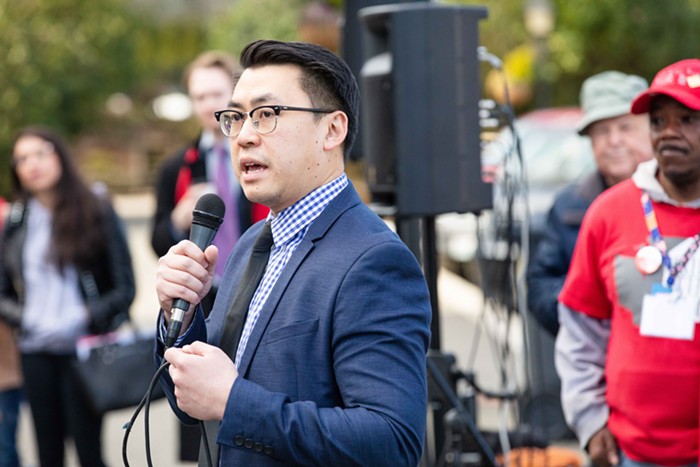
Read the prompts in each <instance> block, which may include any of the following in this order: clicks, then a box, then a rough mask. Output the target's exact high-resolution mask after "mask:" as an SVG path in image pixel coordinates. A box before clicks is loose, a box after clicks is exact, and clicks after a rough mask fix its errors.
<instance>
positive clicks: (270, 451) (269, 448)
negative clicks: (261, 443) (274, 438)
mask: <svg viewBox="0 0 700 467" xmlns="http://www.w3.org/2000/svg"><path fill="white" fill-rule="evenodd" d="M263 452H264V453H265V454H267V455H268V456H271V455H272V454H273V453H274V452H275V450H274V448H273V447H272V446H265V447H264V448H263Z"/></svg>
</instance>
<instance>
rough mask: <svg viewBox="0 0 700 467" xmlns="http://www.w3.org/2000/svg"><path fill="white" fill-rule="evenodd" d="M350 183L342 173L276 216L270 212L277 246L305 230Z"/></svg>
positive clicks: (273, 236) (273, 235)
mask: <svg viewBox="0 0 700 467" xmlns="http://www.w3.org/2000/svg"><path fill="white" fill-rule="evenodd" d="M348 184H349V182H348V178H347V176H346V175H345V173H342V174H341V175H340V176H339V177H338V178H336V179H335V180H332V181H331V182H329V183H327V184H325V185H322V186H320V187H318V188H316V189H315V190H314V191H312V192H311V193H309V194H308V195H306V196H304V197H303V198H302V199H300V200H299V201H297V202H296V203H294V204H292V205H291V206H289V207H288V208H286V209H283V210H282V211H280V213H279V214H277V215H276V216H274V215H273V214H272V213H270V218H271V219H272V225H271V227H272V238H273V239H274V243H275V246H279V245H283V244H285V243H286V242H288V241H289V240H291V239H292V238H294V237H295V236H296V235H297V234H298V233H299V232H302V231H305V229H307V228H308V227H309V225H311V223H312V222H313V221H314V220H315V219H316V218H317V217H318V216H319V215H321V213H322V212H323V210H324V209H325V208H326V206H328V204H330V202H331V201H332V200H333V199H334V198H335V197H336V196H338V194H339V193H340V192H341V191H343V189H344V188H345V187H346V186H348Z"/></svg>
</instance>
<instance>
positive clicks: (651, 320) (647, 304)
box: [639, 288, 699, 340]
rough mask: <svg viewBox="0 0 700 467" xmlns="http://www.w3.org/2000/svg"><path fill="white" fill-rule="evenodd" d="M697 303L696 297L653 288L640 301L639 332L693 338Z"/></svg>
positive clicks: (646, 334) (657, 335) (655, 335)
mask: <svg viewBox="0 0 700 467" xmlns="http://www.w3.org/2000/svg"><path fill="white" fill-rule="evenodd" d="M698 303H699V302H698V298H695V297H683V296H679V295H677V294H675V293H671V292H670V290H669V289H665V288H655V289H654V290H652V293H651V294H647V295H645V296H644V301H643V302H642V321H641V325H640V326H639V332H640V334H641V335H642V336H650V337H665V338H667V339H681V340H693V338H694V336H695V315H696V313H697V309H698Z"/></svg>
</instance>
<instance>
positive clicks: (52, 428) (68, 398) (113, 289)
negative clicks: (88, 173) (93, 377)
mask: <svg viewBox="0 0 700 467" xmlns="http://www.w3.org/2000/svg"><path fill="white" fill-rule="evenodd" d="M11 175H12V183H13V187H14V189H15V193H16V200H15V201H14V202H13V204H12V208H11V210H10V214H9V217H8V219H7V221H6V225H5V228H4V229H3V236H2V240H1V241H0V246H1V250H0V319H1V320H2V321H4V322H5V323H8V324H9V325H10V326H12V327H14V328H16V329H17V333H18V345H19V350H20V355H21V363H22V373H23V376H24V395H25V397H26V398H27V401H28V402H29V406H30V408H31V412H32V417H33V420H34V430H35V434H36V446H37V449H38V451H39V461H40V464H41V466H43V467H60V466H62V465H64V442H65V439H66V438H72V439H73V441H74V442H75V446H76V450H77V453H78V458H79V460H80V463H81V465H83V466H90V467H94V466H97V467H99V466H103V465H104V462H103V459H102V449H101V447H102V443H101V435H102V417H101V416H100V415H97V414H95V413H94V412H93V411H92V410H91V408H90V407H89V406H88V405H87V401H86V399H85V398H84V397H83V396H82V395H81V392H80V391H81V390H80V387H79V386H78V380H77V377H76V376H75V373H74V371H73V370H72V368H71V366H72V364H73V362H74V361H75V359H76V354H75V352H76V348H75V346H76V342H77V340H78V339H79V338H81V337H83V336H85V335H88V334H100V333H106V332H109V331H112V330H114V329H116V328H117V327H118V326H119V325H120V324H121V323H122V322H123V321H125V320H126V319H127V318H128V310H129V306H130V305H131V303H132V301H133V299H134V295H135V292H136V290H135V284H134V274H133V270H132V266H131V256H130V254H129V249H128V245H127V240H126V235H125V231H124V229H123V225H122V224H121V221H120V219H119V218H118V217H117V214H116V212H115V211H114V209H113V207H112V204H111V202H110V200H109V199H108V198H107V197H106V196H103V195H98V194H95V193H94V192H93V191H91V190H90V188H89V187H88V186H87V185H86V183H85V182H84V181H83V180H82V179H81V177H80V175H79V174H78V171H77V168H76V166H75V164H74V162H73V161H72V159H71V156H70V154H69V152H68V149H67V146H66V145H65V144H64V142H63V141H62V139H61V138H60V137H59V136H58V135H57V134H56V133H55V132H53V131H52V130H49V129H46V128H41V127H29V128H25V129H24V130H22V131H20V132H19V134H18V136H17V138H16V140H15V142H14V146H13V151H12V174H11Z"/></svg>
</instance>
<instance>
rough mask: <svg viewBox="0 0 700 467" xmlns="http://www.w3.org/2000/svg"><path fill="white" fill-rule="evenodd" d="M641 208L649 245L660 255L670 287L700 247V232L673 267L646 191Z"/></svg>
mask: <svg viewBox="0 0 700 467" xmlns="http://www.w3.org/2000/svg"><path fill="white" fill-rule="evenodd" d="M641 202H642V208H643V209H644V219H645V221H646V225H647V230H649V235H650V236H651V244H652V245H653V246H654V247H656V248H657V249H658V250H659V251H660V252H661V255H662V258H663V265H664V267H665V268H666V269H668V279H666V285H667V286H668V287H671V286H672V285H673V283H674V282H675V280H676V277H677V276H678V274H680V272H681V271H682V270H683V269H684V268H685V266H686V265H687V264H688V261H690V258H692V256H693V254H695V252H696V251H697V249H698V247H700V232H698V233H696V234H695V236H694V237H693V242H692V243H691V244H690V247H689V248H688V250H686V252H685V253H684V254H683V256H682V257H681V259H680V260H679V261H678V262H677V263H676V264H674V265H672V264H671V258H670V257H669V255H668V247H667V245H666V241H665V240H664V238H663V236H662V235H661V232H660V231H659V223H658V221H657V220H656V213H655V212H654V207H653V206H652V204H651V198H650V197H649V193H647V192H646V191H644V192H642V198H641Z"/></svg>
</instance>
